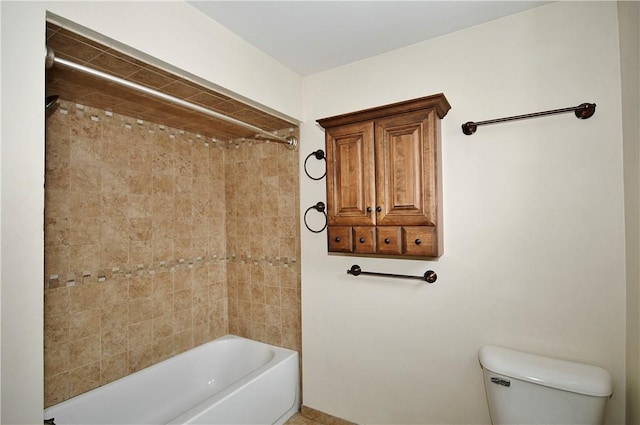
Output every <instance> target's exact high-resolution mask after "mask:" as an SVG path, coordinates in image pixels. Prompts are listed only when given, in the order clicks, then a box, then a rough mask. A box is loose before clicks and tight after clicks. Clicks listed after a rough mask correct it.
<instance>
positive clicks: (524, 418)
mask: <svg viewBox="0 0 640 425" xmlns="http://www.w3.org/2000/svg"><path fill="white" fill-rule="evenodd" d="M478 357H479V359H480V364H481V365H482V369H483V374H484V387H485V391H486V393H487V401H488V403H489V413H490V415H491V422H492V423H493V425H503V424H505V425H506V424H510V425H513V424H580V425H600V424H602V421H603V418H604V409H605V406H606V404H607V400H608V399H609V397H610V396H611V394H612V393H613V390H612V383H611V375H609V372H607V371H606V370H604V369H602V368H600V367H597V366H591V365H586V364H582V363H574V362H569V361H565V360H558V359H552V358H549V357H543V356H537V355H534V354H528V353H523V352H521V351H515V350H510V349H507V348H501V347H496V346H491V345H486V346H484V347H482V348H481V349H480V353H479V355H478Z"/></svg>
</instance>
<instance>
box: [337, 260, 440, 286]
mask: <svg viewBox="0 0 640 425" xmlns="http://www.w3.org/2000/svg"><path fill="white" fill-rule="evenodd" d="M347 274H350V275H353V276H359V275H361V274H364V275H369V276H382V277H393V278H396V279H418V280H424V281H425V282H427V283H433V282H435V281H436V280H437V279H438V275H437V274H436V272H434V271H433V270H427V271H426V272H424V276H411V275H406V274H394V273H377V272H365V271H363V270H362V269H361V268H360V266H359V265H357V264H354V265H353V266H351V268H350V269H349V270H347Z"/></svg>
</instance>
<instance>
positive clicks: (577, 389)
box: [478, 345, 613, 397]
mask: <svg viewBox="0 0 640 425" xmlns="http://www.w3.org/2000/svg"><path fill="white" fill-rule="evenodd" d="M478 358H479V359H480V364H481V365H482V367H484V368H485V369H487V370H490V371H491V372H494V373H498V374H500V375H505V376H508V377H511V378H515V379H520V380H523V381H527V382H531V383H534V384H538V385H544V386H547V387H551V388H557V389H560V390H565V391H570V392H574V393H578V394H585V395H590V396H597V397H608V396H610V395H611V394H612V393H613V386H612V382H611V375H610V374H609V372H607V371H606V370H605V369H603V368H601V367H598V366H592V365H588V364H584V363H576V362H570V361H567V360H560V359H554V358H551V357H544V356H539V355H535V354H529V353H523V352H521V351H516V350H511V349H508V348H503V347H496V346H493V345H485V346H484V347H482V348H481V349H480V353H479V354H478Z"/></svg>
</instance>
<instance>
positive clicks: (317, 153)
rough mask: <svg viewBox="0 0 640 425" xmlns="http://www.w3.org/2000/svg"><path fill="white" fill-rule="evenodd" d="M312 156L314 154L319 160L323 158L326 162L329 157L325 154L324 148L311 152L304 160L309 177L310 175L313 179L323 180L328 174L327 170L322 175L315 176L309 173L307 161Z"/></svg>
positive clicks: (305, 170)
mask: <svg viewBox="0 0 640 425" xmlns="http://www.w3.org/2000/svg"><path fill="white" fill-rule="evenodd" d="M312 156H314V157H315V158H316V159H317V160H321V159H324V160H325V162H326V161H327V158H326V157H325V156H324V151H323V150H322V149H318V150H317V151H315V152H311V153H310V154H309V155H307V157H306V158H305V160H304V172H305V174H306V175H307V177H309V178H310V179H311V180H322V179H323V178H324V176H326V175H327V170H325V171H324V174H322V175H321V176H320V177H313V176H312V175H311V174H309V172H308V171H307V161H308V160H309V158H311V157H312Z"/></svg>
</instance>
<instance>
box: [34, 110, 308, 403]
mask: <svg viewBox="0 0 640 425" xmlns="http://www.w3.org/2000/svg"><path fill="white" fill-rule="evenodd" d="M60 104H61V105H60V109H59V110H58V111H57V112H56V113H55V114H54V115H53V116H52V117H50V118H49V119H48V121H47V138H46V172H45V282H44V284H45V292H44V296H45V324H44V326H45V341H44V346H45V406H50V405H52V404H55V403H57V402H60V401H63V400H65V399H68V398H70V397H73V396H75V395H78V394H80V393H82V392H85V391H88V390H90V389H93V388H96V387H98V386H100V385H103V384H105V383H108V382H111V381H113V380H115V379H118V378H120V377H123V376H125V375H127V374H130V373H133V372H135V371H137V370H140V369H142V368H144V367H147V366H150V365H152V364H154V363H157V362H159V361H161V360H164V359H166V358H168V357H171V356H173V355H176V354H178V353H180V352H183V351H185V350H188V349H190V348H192V347H194V346H197V345H200V344H202V343H205V342H207V341H209V340H211V339H214V338H216V337H218V336H221V335H224V334H226V333H229V332H231V333H236V334H239V335H243V336H249V337H253V338H255V339H259V340H262V341H267V342H271V343H274V344H277V345H282V346H289V347H291V348H296V349H299V347H300V313H299V312H300V307H299V305H300V298H299V292H300V290H299V287H300V285H299V281H300V277H299V276H300V272H299V266H298V262H297V261H295V260H292V259H297V258H299V254H298V252H299V246H298V245H299V238H298V230H297V225H298V219H297V205H298V204H297V193H298V189H297V185H298V181H297V177H294V176H295V174H294V171H293V170H294V167H297V165H296V164H297V152H291V151H289V150H287V149H286V148H284V147H283V146H279V145H278V146H276V145H275V144H270V145H254V146H248V145H246V146H245V145H243V146H240V147H238V148H235V146H222V145H221V143H218V144H214V143H211V142H209V143H208V146H206V141H205V139H204V138H199V137H198V136H197V135H195V134H190V133H185V132H181V131H179V130H174V129H172V128H168V127H163V126H161V125H156V124H151V123H146V122H139V121H138V120H136V119H133V118H129V117H125V116H121V115H117V114H111V113H105V111H102V110H98V109H93V108H89V107H79V108H78V107H77V106H76V105H75V104H72V103H69V102H64V101H61V102H60ZM61 111H67V113H66V114H65V113H62V112H61ZM263 148H264V149H263ZM250 156H251V158H252V161H253V165H250V164H248V163H247V162H248V161H249V158H250ZM281 156H282V159H280V157H281ZM258 157H259V158H258ZM256 163H258V164H260V166H259V167H258V168H259V169H260V171H259V174H255V175H253V176H251V175H249V174H250V173H249V172H248V170H249V168H248V167H255V164H256ZM267 163H268V164H269V165H264V164H267ZM234 164H235V166H236V167H238V168H237V169H236V170H234V169H233V166H234ZM273 164H278V165H273ZM280 166H282V168H278V167H280ZM274 167H275V168H274ZM263 170H267V171H266V174H265V173H263ZM295 170H297V168H295ZM245 172H246V173H247V174H243V173H245ZM251 173H256V171H255V170H252V171H251ZM270 173H271V174H273V175H268V174H270ZM263 177H264V179H263ZM281 178H282V180H280V179H281ZM234 179H237V180H234ZM279 184H281V185H290V186H289V187H288V188H285V186H278V185H279ZM270 191H273V194H280V193H282V195H281V196H282V197H283V198H287V197H288V198H291V199H290V200H285V201H283V203H284V204H286V205H289V204H291V209H290V210H287V211H286V212H285V211H284V210H281V209H280V208H278V206H277V204H274V205H275V210H274V209H269V210H266V209H265V208H266V204H264V203H262V201H263V198H264V196H265V194H267V195H271V194H272V193H271V192H270ZM285 193H286V195H285ZM240 194H241V195H242V196H239V195H240ZM278 196H280V195H278ZM258 199H259V200H260V201H258ZM280 213H282V214H284V215H282V216H279V215H278V214H280ZM262 220H264V221H262ZM249 224H251V225H249ZM258 230H259V231H260V232H261V233H260V234H258V233H256V232H258ZM236 238H237V239H238V240H236ZM245 243H248V245H246V246H245V245H244V244H245ZM227 245H229V246H230V247H231V246H233V249H229V247H227ZM239 246H245V248H238V247H239ZM247 247H248V248H247ZM254 253H255V254H254ZM259 253H261V255H262V256H260V254H259ZM231 254H235V257H234V256H233V255H231ZM249 255H251V259H252V260H253V261H249V259H248V256H249ZM254 263H255V264H254ZM247 264H249V267H246V266H247ZM267 279H269V280H267ZM239 282H241V283H242V284H243V285H244V286H243V289H248V290H249V291H251V290H253V291H252V292H250V294H251V295H247V294H246V293H245V292H243V293H242V298H241V299H242V304H241V307H240V302H239V300H240V298H239V296H238V287H239V286H240V284H239ZM267 282H268V283H267ZM247 284H248V285H249V286H248V288H245V286H246V285H247ZM254 287H255V289H254ZM228 292H229V293H228ZM260 294H263V295H260ZM294 294H295V295H294ZM248 296H251V301H247V297H248ZM254 297H255V298H254ZM296 297H297V298H296ZM293 298H295V299H293ZM247 302H248V304H246V303H247ZM276 302H279V304H274V303H276ZM278 314H279V317H278Z"/></svg>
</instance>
